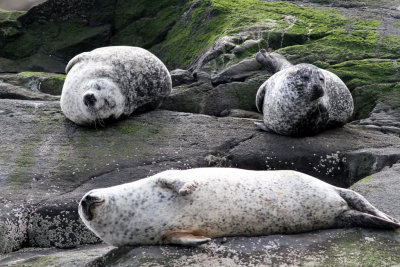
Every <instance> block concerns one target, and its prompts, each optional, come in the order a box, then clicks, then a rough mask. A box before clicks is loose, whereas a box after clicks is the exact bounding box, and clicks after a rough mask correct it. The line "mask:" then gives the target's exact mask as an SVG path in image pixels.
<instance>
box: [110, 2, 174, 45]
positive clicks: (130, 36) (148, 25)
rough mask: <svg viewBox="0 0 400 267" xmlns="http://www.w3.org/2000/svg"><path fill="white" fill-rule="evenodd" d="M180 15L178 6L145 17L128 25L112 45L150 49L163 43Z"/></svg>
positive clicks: (113, 40)
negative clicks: (128, 45)
mask: <svg viewBox="0 0 400 267" xmlns="http://www.w3.org/2000/svg"><path fill="white" fill-rule="evenodd" d="M180 14H181V12H180V9H179V8H177V7H176V6H169V7H165V8H164V9H163V10H162V11H161V12H159V13H158V14H157V15H155V16H154V17H150V18H147V17H145V18H142V19H140V20H137V21H134V22H133V23H131V24H129V25H127V26H126V27H125V28H123V29H122V30H121V31H119V32H118V33H117V34H116V35H115V36H114V37H113V39H112V43H113V44H119V45H124V44H134V45H136V46H140V47H144V48H150V47H152V46H153V45H154V44H157V43H159V42H161V41H163V39H164V38H165V36H166V35H167V33H168V31H169V29H170V28H171V27H172V25H173V24H175V22H176V20H177V19H178V17H179V15H180Z"/></svg>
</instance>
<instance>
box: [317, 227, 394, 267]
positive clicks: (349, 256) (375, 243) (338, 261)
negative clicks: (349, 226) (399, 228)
mask: <svg viewBox="0 0 400 267" xmlns="http://www.w3.org/2000/svg"><path fill="white" fill-rule="evenodd" d="M357 231H360V230H357ZM360 238H363V236H362V235H361V234H357V235H356V234H353V235H347V236H346V238H340V239H339V238H336V239H335V240H334V242H331V243H330V245H329V246H328V247H327V249H326V251H325V252H324V254H325V255H326V257H325V259H324V260H323V261H322V262H321V263H320V264H319V265H317V266H392V265H395V264H397V263H398V262H399V260H400V256H399V255H400V254H399V245H398V242H396V241H393V240H389V239H386V238H384V237H382V236H379V235H372V236H368V239H367V238H365V239H364V240H362V239H361V240H362V241H360Z"/></svg>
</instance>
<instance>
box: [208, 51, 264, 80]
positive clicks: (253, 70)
mask: <svg viewBox="0 0 400 267" xmlns="http://www.w3.org/2000/svg"><path fill="white" fill-rule="evenodd" d="M261 67H262V65H261V64H259V63H258V62H257V60H256V59H254V58H252V59H245V60H243V61H240V62H239V63H237V64H234V65H232V66H229V67H227V68H225V69H223V70H222V71H221V72H219V73H217V74H214V75H211V81H212V83H213V85H218V84H221V83H230V82H234V81H241V82H243V81H245V80H246V79H247V78H249V77H251V76H254V75H256V74H258V73H259V71H260V69H261Z"/></svg>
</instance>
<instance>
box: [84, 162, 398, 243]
mask: <svg viewBox="0 0 400 267" xmlns="http://www.w3.org/2000/svg"><path fill="white" fill-rule="evenodd" d="M78 211H79V214H80V216H81V218H82V221H83V222H84V223H85V225H86V226H87V227H88V228H89V229H90V230H92V231H93V232H94V233H95V234H96V235H97V236H98V237H100V238H101V239H103V240H104V241H105V242H106V243H108V244H111V245H114V246H124V245H153V244H180V245H198V244H202V243H205V242H207V241H209V240H210V238H214V237H222V236H260V235H269V234H278V233H279V234H292V233H300V232H307V231H312V230H316V229H324V228H334V227H352V226H364V227H376V228H383V229H395V228H399V227H400V223H399V222H398V221H396V220H395V219H393V218H390V217H389V216H388V215H386V214H384V213H383V212H381V211H379V210H377V209H376V208H375V207H373V206H372V205H371V204H370V203H369V202H368V201H367V200H366V199H365V198H364V197H362V196H361V195H359V194H358V193H356V192H354V191H352V190H348V189H342V188H338V187H335V186H332V185H329V184H327V183H325V182H323V181H320V180H318V179H316V178H314V177H311V176H308V175H306V174H303V173H300V172H296V171H250V170H242V169H234V168H197V169H188V170H169V171H164V172H161V173H158V174H156V175H154V176H151V177H148V178H144V179H141V180H138V181H135V182H132V183H127V184H122V185H118V186H113V187H109V188H102V189H94V190H92V191H90V192H88V193H87V194H85V195H84V196H83V198H82V200H81V201H80V203H79V208H78Z"/></svg>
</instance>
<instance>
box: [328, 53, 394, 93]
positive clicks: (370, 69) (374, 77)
mask: <svg viewBox="0 0 400 267" xmlns="http://www.w3.org/2000/svg"><path fill="white" fill-rule="evenodd" d="M328 70H329V71H332V72H333V73H335V74H337V75H338V76H339V77H340V78H341V79H342V80H343V81H344V82H345V83H346V85H347V86H348V87H349V89H350V90H353V89H354V88H356V87H359V86H364V85H371V84H378V83H387V82H398V81H400V77H399V76H398V75H397V73H398V70H397V69H396V67H395V63H394V62H393V61H392V60H390V59H365V60H350V61H346V62H343V63H340V64H336V65H333V66H331V67H330V68H328Z"/></svg>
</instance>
